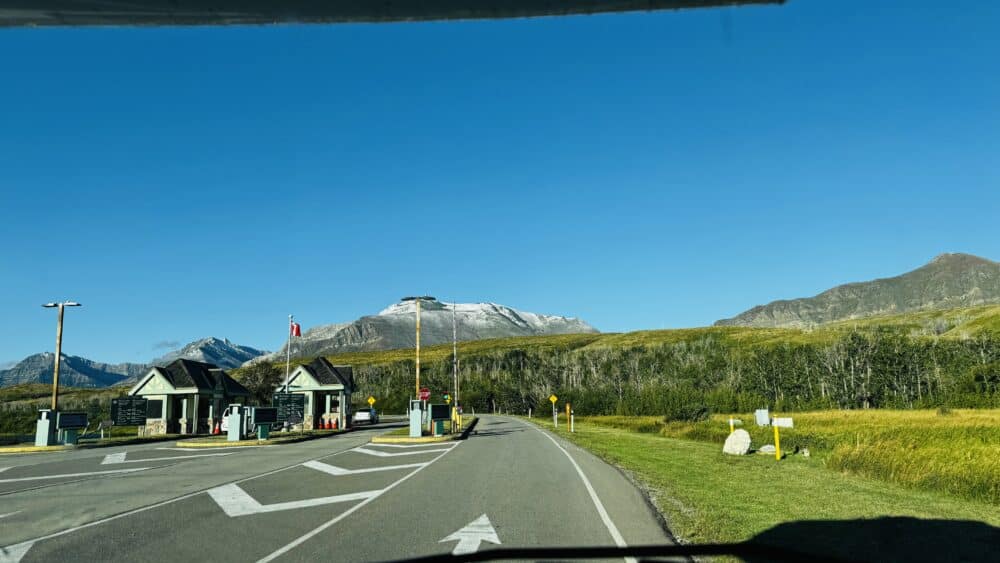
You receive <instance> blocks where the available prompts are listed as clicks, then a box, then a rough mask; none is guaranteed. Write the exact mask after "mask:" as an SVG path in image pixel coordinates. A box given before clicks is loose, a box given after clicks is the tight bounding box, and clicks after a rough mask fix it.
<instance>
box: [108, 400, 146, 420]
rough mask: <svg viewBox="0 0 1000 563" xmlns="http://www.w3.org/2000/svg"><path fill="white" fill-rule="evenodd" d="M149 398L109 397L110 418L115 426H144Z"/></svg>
mask: <svg viewBox="0 0 1000 563" xmlns="http://www.w3.org/2000/svg"><path fill="white" fill-rule="evenodd" d="M148 403H149V400H148V399H144V398H142V397H116V398H114V399H111V420H112V421H114V423H115V426H145V424H146V413H147V409H148V408H149V405H148Z"/></svg>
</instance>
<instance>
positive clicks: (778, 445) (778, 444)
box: [774, 426, 781, 461]
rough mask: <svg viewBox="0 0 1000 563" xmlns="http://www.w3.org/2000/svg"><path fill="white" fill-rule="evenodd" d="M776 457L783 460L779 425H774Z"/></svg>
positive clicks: (777, 459)
mask: <svg viewBox="0 0 1000 563" xmlns="http://www.w3.org/2000/svg"><path fill="white" fill-rule="evenodd" d="M774 459H775V460H776V461H781V437H780V436H778V427H777V426H775V427H774Z"/></svg>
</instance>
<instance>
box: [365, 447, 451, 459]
mask: <svg viewBox="0 0 1000 563" xmlns="http://www.w3.org/2000/svg"><path fill="white" fill-rule="evenodd" d="M452 447H454V446H452ZM352 451H355V452H358V453H362V454H368V455H373V456H378V457H398V456H401V455H421V454H431V453H434V452H447V451H451V448H443V449H442V448H439V449H436V450H420V451H419V452H396V453H390V452H380V451H378V450H369V449H368V448H354V450H352Z"/></svg>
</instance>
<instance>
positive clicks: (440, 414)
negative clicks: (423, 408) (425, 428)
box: [431, 405, 451, 420]
mask: <svg viewBox="0 0 1000 563" xmlns="http://www.w3.org/2000/svg"><path fill="white" fill-rule="evenodd" d="M450 418H451V409H450V408H449V407H448V405H431V420H448V419H450Z"/></svg>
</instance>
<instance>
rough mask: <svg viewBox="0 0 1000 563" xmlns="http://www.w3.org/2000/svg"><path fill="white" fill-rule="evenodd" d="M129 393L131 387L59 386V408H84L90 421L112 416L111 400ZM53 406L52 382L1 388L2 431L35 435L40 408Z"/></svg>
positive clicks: (78, 409) (0, 432) (74, 409)
mask: <svg viewBox="0 0 1000 563" xmlns="http://www.w3.org/2000/svg"><path fill="white" fill-rule="evenodd" d="M126 392H128V388H127V387H106V388H103V389H92V388H74V387H61V386H60V387H59V408H60V409H61V410H67V411H70V410H72V411H83V412H86V413H87V414H88V418H89V420H90V421H91V422H92V423H93V422H95V421H101V420H108V419H110V418H111V399H113V398H115V397H120V396H122V395H124V394H125V393H126ZM51 406H52V385H49V384H46V383H26V384H23V385H13V386H10V387H0V434H33V433H34V431H35V420H36V419H37V418H38V409H47V408H49V407H51Z"/></svg>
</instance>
